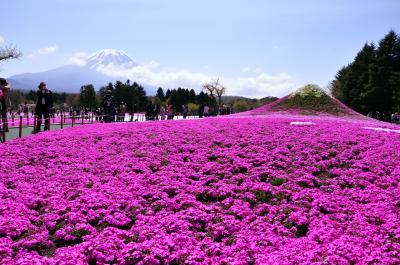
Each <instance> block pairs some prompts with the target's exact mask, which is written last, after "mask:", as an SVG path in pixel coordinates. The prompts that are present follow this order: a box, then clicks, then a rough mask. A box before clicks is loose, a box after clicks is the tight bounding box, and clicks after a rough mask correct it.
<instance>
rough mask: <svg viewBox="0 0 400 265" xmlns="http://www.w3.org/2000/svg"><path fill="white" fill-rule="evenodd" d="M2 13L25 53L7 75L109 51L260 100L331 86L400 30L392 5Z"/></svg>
mask: <svg viewBox="0 0 400 265" xmlns="http://www.w3.org/2000/svg"><path fill="white" fill-rule="evenodd" d="M2 10H6V11H5V12H3V13H2V15H1V22H0V23H1V26H0V45H5V44H8V43H13V44H15V45H17V46H18V47H19V48H20V49H21V51H22V53H23V54H24V56H23V58H21V59H20V60H18V61H10V62H7V63H3V64H2V65H0V75H2V76H6V77H7V76H11V75H13V74H17V73H23V72H39V71H44V70H48V69H51V68H54V67H57V66H61V65H64V64H66V62H68V61H69V60H70V58H71V57H73V56H75V55H76V54H77V53H78V54H80V53H81V54H89V53H92V52H95V51H97V50H100V49H104V48H113V49H121V50H124V51H126V52H127V53H128V54H129V55H130V56H131V57H132V58H133V59H134V60H135V61H136V62H137V63H138V64H140V65H145V66H147V65H151V66H152V67H149V69H150V70H148V69H146V71H147V70H148V71H152V72H151V74H152V78H153V79H154V80H157V81H158V85H163V84H164V86H165V87H167V86H173V85H179V80H180V79H179V78H180V77H181V76H182V73H189V74H188V75H185V76H184V77H183V78H181V79H182V85H187V84H188V82H187V81H188V80H186V79H190V78H194V79H196V78H197V79H196V80H195V81H194V82H192V83H191V82H189V84H194V86H196V84H197V86H198V85H199V84H200V80H204V79H205V78H207V77H216V76H219V77H221V80H222V81H224V80H225V82H226V84H227V87H228V94H240V95H248V96H254V97H261V96H267V95H275V96H282V95H284V94H285V93H287V92H288V91H289V90H293V89H295V88H296V87H297V86H299V85H302V84H305V83H316V84H319V85H320V86H322V87H325V86H326V85H327V84H328V82H329V81H330V80H332V79H333V78H334V75H335V74H336V72H337V70H338V69H339V68H341V67H342V66H343V65H345V64H347V63H348V62H350V61H351V60H352V59H353V58H354V56H355V55H356V53H357V51H358V50H360V48H361V47H362V46H363V44H364V43H365V42H367V41H368V42H370V41H373V42H378V41H379V40H380V39H381V38H382V37H383V36H384V35H385V34H386V33H387V32H388V31H389V30H390V29H394V30H395V31H396V32H397V33H400V15H399V14H400V1H396V0H381V1H376V0H375V1H373V0H364V1H361V0H353V1H349V0H347V1H344V0H331V1H322V0H319V1H317V0H305V1H295V0H281V1H268V0H264V1H262V0H252V1H245V0H230V1H228V0H224V1H223V0H214V1H211V0H201V1H200V0H80V1H79V0H64V1H61V0H35V1H30V0H16V1H4V2H3V3H2ZM154 65H156V66H155V67H154ZM177 73H180V75H178V74H177ZM169 74H170V75H171V76H173V75H174V74H176V76H179V78H176V79H174V82H173V83H171V82H169V81H168V80H170V79H169V78H166V77H165V76H166V75H169ZM199 76H200V77H201V78H199ZM196 82H197V83H196ZM230 87H232V89H231V90H229V88H230Z"/></svg>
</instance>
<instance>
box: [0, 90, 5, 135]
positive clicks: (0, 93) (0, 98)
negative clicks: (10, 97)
mask: <svg viewBox="0 0 400 265" xmlns="http://www.w3.org/2000/svg"><path fill="white" fill-rule="evenodd" d="M5 105H6V102H5V100H4V95H3V90H2V89H0V113H3V107H4V106H5ZM3 127H4V125H3V119H0V132H3ZM0 140H2V137H1V135H0Z"/></svg>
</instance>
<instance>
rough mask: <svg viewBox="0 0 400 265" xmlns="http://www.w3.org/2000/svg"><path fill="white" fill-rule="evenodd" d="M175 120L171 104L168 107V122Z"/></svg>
mask: <svg viewBox="0 0 400 265" xmlns="http://www.w3.org/2000/svg"><path fill="white" fill-rule="evenodd" d="M173 119H174V108H173V107H172V105H171V104H170V105H168V107H167V120H173Z"/></svg>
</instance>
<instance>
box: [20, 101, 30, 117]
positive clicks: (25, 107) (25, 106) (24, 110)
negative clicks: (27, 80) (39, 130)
mask: <svg viewBox="0 0 400 265" xmlns="http://www.w3.org/2000/svg"><path fill="white" fill-rule="evenodd" d="M22 111H23V112H24V116H25V117H29V106H28V103H27V102H26V101H25V103H24V107H23V108H22Z"/></svg>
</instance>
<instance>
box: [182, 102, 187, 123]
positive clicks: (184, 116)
mask: <svg viewBox="0 0 400 265" xmlns="http://www.w3.org/2000/svg"><path fill="white" fill-rule="evenodd" d="M187 115H188V107H187V105H186V104H183V105H182V116H183V118H184V119H186V118H187Z"/></svg>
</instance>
